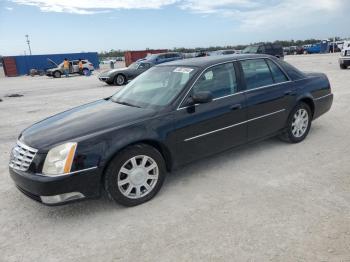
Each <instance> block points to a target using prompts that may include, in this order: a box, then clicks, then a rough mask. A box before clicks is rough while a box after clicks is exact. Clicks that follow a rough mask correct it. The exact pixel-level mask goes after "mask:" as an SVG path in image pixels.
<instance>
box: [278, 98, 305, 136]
mask: <svg viewBox="0 0 350 262" xmlns="http://www.w3.org/2000/svg"><path fill="white" fill-rule="evenodd" d="M306 119H307V123H305V120H306ZM311 122H312V112H311V109H310V107H309V106H308V105H307V104H305V103H299V104H298V105H297V106H296V107H295V108H294V109H293V110H292V112H291V113H290V115H289V117H288V122H287V126H286V128H285V130H284V131H283V133H282V134H281V135H280V139H281V140H283V141H285V142H288V143H300V142H301V141H303V140H304V139H305V138H306V136H307V135H308V133H309V131H310V128H311Z"/></svg>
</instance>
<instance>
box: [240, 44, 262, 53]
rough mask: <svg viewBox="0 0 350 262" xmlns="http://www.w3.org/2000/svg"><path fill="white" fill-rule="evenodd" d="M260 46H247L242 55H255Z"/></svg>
mask: <svg viewBox="0 0 350 262" xmlns="http://www.w3.org/2000/svg"><path fill="white" fill-rule="evenodd" d="M258 48H259V46H247V47H246V48H244V49H243V51H242V53H243V54H252V53H253V54H255V53H257V52H258Z"/></svg>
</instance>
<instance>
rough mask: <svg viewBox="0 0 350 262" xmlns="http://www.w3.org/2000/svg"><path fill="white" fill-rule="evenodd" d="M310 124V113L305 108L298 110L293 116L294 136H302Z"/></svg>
mask: <svg viewBox="0 0 350 262" xmlns="http://www.w3.org/2000/svg"><path fill="white" fill-rule="evenodd" d="M308 125H309V114H308V112H307V111H306V110H305V109H304V108H300V109H299V110H297V111H296V112H295V114H294V116H293V121H292V134H293V136H294V137H297V138H299V137H302V136H303V135H304V134H305V132H306V130H307V128H308Z"/></svg>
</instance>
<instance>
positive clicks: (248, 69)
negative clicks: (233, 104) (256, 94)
mask: <svg viewBox="0 0 350 262" xmlns="http://www.w3.org/2000/svg"><path fill="white" fill-rule="evenodd" d="M241 65H242V69H243V73H244V79H245V83H246V85H247V90H249V89H253V88H257V87H262V86H267V85H271V84H273V83H274V82H273V79H272V75H271V72H270V69H269V67H268V66H267V64H266V62H265V60H264V59H254V60H245V61H241Z"/></svg>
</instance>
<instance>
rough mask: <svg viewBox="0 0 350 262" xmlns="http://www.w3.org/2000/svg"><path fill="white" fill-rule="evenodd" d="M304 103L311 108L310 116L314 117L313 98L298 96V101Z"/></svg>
mask: <svg viewBox="0 0 350 262" xmlns="http://www.w3.org/2000/svg"><path fill="white" fill-rule="evenodd" d="M300 102H302V103H305V104H307V105H308V106H309V107H310V110H311V113H312V118H313V117H314V114H315V103H314V100H313V99H312V98H311V97H309V96H305V97H300V98H299V99H298V103H300Z"/></svg>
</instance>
